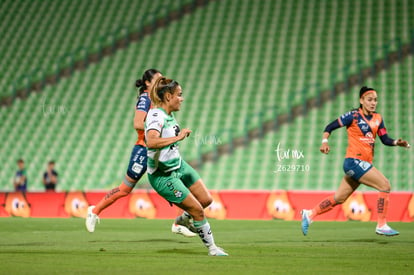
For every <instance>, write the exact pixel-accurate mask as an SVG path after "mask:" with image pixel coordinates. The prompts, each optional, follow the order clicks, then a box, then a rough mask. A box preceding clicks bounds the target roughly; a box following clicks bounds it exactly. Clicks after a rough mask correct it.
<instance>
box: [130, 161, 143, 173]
mask: <svg viewBox="0 0 414 275" xmlns="http://www.w3.org/2000/svg"><path fill="white" fill-rule="evenodd" d="M143 168H144V166H142V165H141V164H139V163H136V162H135V163H134V164H133V165H132V167H131V170H132V171H133V172H134V173H136V174H140V173H141V171H142V169H143Z"/></svg>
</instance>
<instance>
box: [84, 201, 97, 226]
mask: <svg viewBox="0 0 414 275" xmlns="http://www.w3.org/2000/svg"><path fill="white" fill-rule="evenodd" d="M94 208H95V206H94V205H92V206H89V207H88V214H87V216H86V222H85V224H86V229H87V230H88V231H89V232H91V233H93V232H94V231H95V225H96V222H98V223H100V219H99V217H98V215H96V214H94V213H93V212H92V210H93V209H94Z"/></svg>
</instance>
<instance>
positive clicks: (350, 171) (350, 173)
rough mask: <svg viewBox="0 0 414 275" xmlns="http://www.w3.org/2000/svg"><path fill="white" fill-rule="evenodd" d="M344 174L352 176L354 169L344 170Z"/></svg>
mask: <svg viewBox="0 0 414 275" xmlns="http://www.w3.org/2000/svg"><path fill="white" fill-rule="evenodd" d="M346 174H347V175H348V176H350V177H352V176H353V175H355V171H354V170H348V171H346Z"/></svg>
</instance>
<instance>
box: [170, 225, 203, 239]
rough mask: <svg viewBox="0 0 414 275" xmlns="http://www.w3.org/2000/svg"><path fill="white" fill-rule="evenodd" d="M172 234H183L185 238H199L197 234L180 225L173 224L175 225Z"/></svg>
mask: <svg viewBox="0 0 414 275" xmlns="http://www.w3.org/2000/svg"><path fill="white" fill-rule="evenodd" d="M171 232H172V233H175V234H181V235H183V236H185V237H195V236H197V234H195V233H193V232H191V231H190V229H188V228H187V227H185V226H184V225H179V224H176V223H173V225H172V227H171Z"/></svg>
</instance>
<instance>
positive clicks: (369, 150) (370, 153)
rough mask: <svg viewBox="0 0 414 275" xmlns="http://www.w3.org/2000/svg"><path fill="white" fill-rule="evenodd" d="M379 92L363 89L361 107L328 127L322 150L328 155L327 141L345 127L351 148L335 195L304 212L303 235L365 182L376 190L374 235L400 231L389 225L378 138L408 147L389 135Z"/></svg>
mask: <svg viewBox="0 0 414 275" xmlns="http://www.w3.org/2000/svg"><path fill="white" fill-rule="evenodd" d="M377 97H378V96H377V91H376V90H375V89H373V88H368V87H365V86H364V87H362V88H361V90H360V92H359V98H360V99H359V101H360V107H359V108H358V109H355V110H352V111H350V112H348V113H346V114H344V115H342V116H340V117H339V118H338V119H336V120H334V121H333V122H331V123H330V124H329V125H327V126H326V128H325V131H324V133H323V136H322V145H321V147H320V151H321V152H322V153H324V154H328V153H329V151H330V147H329V144H328V138H329V136H330V134H331V132H332V131H333V130H336V129H338V128H340V127H344V126H346V128H347V132H348V149H347V151H346V155H345V161H344V165H343V169H344V172H345V176H344V177H343V179H342V181H341V184H340V186H339V188H338V190H337V191H336V193H335V194H334V195H331V196H328V197H327V198H325V199H324V200H322V201H321V202H320V203H318V204H317V205H315V207H314V208H313V209H312V210H306V209H304V210H302V212H301V214H302V232H303V234H304V235H306V234H307V233H308V228H309V225H310V224H311V223H312V221H313V219H314V218H315V217H316V216H317V215H320V214H322V213H325V212H327V211H330V210H331V209H332V208H333V207H335V206H336V205H338V204H341V203H343V202H345V200H346V199H347V198H348V197H349V196H350V195H351V194H352V193H353V192H354V191H355V190H356V189H357V188H358V186H359V185H360V184H361V183H362V184H365V185H367V186H370V187H373V188H375V189H377V190H378V191H379V192H378V200H377V212H378V221H377V227H376V229H375V232H376V233H377V234H378V235H385V236H395V235H398V234H399V232H398V231H396V230H394V229H392V228H391V227H389V226H388V225H387V221H386V216H387V211H388V203H389V194H390V190H391V185H390V182H389V180H388V179H387V178H386V177H385V176H384V175H383V174H382V173H381V172H380V171H379V170H378V169H377V168H375V167H374V166H373V165H372V160H373V158H374V145H375V137H376V136H377V135H378V136H379V137H380V139H381V142H382V143H383V144H384V145H387V146H401V147H405V148H409V147H410V145H409V144H408V142H407V141H405V140H402V139H392V138H390V137H389V136H388V134H387V130H386V128H385V124H384V120H383V119H382V116H381V115H380V114H379V113H377V112H376V108H377Z"/></svg>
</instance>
